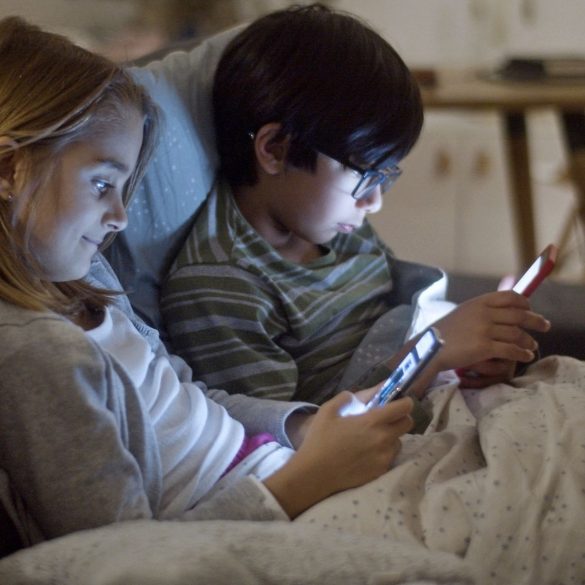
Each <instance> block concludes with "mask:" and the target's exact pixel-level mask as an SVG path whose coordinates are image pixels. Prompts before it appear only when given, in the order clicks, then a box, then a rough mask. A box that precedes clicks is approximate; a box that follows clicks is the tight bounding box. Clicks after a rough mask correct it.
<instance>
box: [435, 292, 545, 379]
mask: <svg viewBox="0 0 585 585" xmlns="http://www.w3.org/2000/svg"><path fill="white" fill-rule="evenodd" d="M435 327H437V329H439V331H440V332H441V336H442V337H443V339H444V340H445V346H444V347H443V348H442V349H441V351H440V352H439V353H438V354H437V358H436V360H437V362H438V363H439V369H441V370H448V369H458V368H470V367H471V366H472V365H474V364H476V365H477V364H480V363H484V365H483V366H482V368H485V371H486V373H488V374H489V371H488V370H491V371H492V373H493V375H495V376H501V375H502V371H503V370H502V371H497V372H496V371H495V370H496V369H498V368H499V366H497V367H495V366H493V365H487V364H485V362H488V360H492V359H494V358H497V359H499V360H507V361H509V362H517V361H519V362H530V361H532V360H533V359H534V356H535V354H534V352H535V351H536V349H537V348H538V344H537V343H536V341H535V340H534V338H533V337H532V336H531V335H529V334H528V333H527V331H526V330H531V331H539V332H545V331H548V330H549V329H550V323H549V321H547V320H546V319H545V318H544V317H543V316H542V315H539V314H538V313H534V312H533V311H531V310H530V304H529V302H528V300H527V299H526V298H525V297H523V296H522V295H519V294H517V293H515V292H512V291H498V292H492V293H488V294H485V295H481V296H479V297H476V298H474V299H471V300H469V301H466V302H465V303H462V304H461V305H459V306H458V307H457V308H456V309H455V310H454V311H452V312H451V313H449V314H448V315H447V316H446V317H444V318H443V319H441V320H439V321H437V323H435ZM502 368H503V366H502ZM489 375H492V374H489Z"/></svg>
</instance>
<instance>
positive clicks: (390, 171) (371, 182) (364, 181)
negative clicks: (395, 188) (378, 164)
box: [352, 165, 402, 199]
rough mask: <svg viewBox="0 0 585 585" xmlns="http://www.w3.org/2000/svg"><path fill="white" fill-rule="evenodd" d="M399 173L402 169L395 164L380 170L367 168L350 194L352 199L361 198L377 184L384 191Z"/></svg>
mask: <svg viewBox="0 0 585 585" xmlns="http://www.w3.org/2000/svg"><path fill="white" fill-rule="evenodd" d="M401 174H402V170H401V169H400V168H399V167H397V166H396V165H392V166H391V167H387V168H385V169H381V170H368V171H366V172H365V173H364V174H363V176H362V178H361V180H360V182H359V183H358V185H357V187H356V188H355V190H354V192H353V193H352V195H353V197H354V199H363V198H364V197H367V196H368V195H370V194H371V193H372V191H373V190H374V189H375V188H376V187H378V186H380V189H381V191H382V193H385V192H386V191H388V189H390V187H392V185H393V184H394V183H395V182H396V180H397V179H398V177H399V176H400V175H401Z"/></svg>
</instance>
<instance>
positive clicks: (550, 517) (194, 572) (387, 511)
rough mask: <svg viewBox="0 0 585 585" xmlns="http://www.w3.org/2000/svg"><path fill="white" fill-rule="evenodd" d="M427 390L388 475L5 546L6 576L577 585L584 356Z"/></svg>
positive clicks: (582, 571)
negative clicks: (283, 506) (197, 516)
mask: <svg viewBox="0 0 585 585" xmlns="http://www.w3.org/2000/svg"><path fill="white" fill-rule="evenodd" d="M428 400H429V403H430V404H431V405H432V407H433V422H432V424H431V427H430V428H429V429H428V430H427V432H426V433H425V434H424V435H410V436H407V437H406V438H405V439H404V441H403V449H402V452H401V455H400V458H399V460H398V462H397V465H396V466H395V467H394V468H393V469H392V470H391V471H390V472H389V473H387V474H385V475H384V476H383V477H381V478H379V479H378V480H377V481H375V482H372V483H371V484H368V485H367V486H363V487H361V488H358V489H355V490H348V491H346V492H343V493H340V494H337V495H336V496H334V497H333V498H330V499H329V500H327V501H325V502H322V503H321V504H318V505H317V506H315V507H313V508H312V509H311V510H308V511H307V512H305V514H303V515H302V516H301V517H300V518H299V519H298V520H297V521H295V522H294V523H292V524H288V523H267V524H261V523H249V522H245V523H244V522H242V523H237V522H205V523H201V522H199V523H192V524H179V523H156V522H137V523H126V524H124V525H118V526H113V527H109V528H102V529H99V530H93V531H87V532H85V533H80V534H74V535H71V536H69V537H66V538H62V539H58V540H56V541H53V542H49V543H45V544H43V545H40V546H37V547H34V548H33V549H29V550H27V551H22V552H21V553H18V554H16V555H12V556H11V557H8V558H6V559H4V560H2V561H0V583H2V584H5V583H6V584H10V585H24V584H27V585H48V584H49V583H59V584H63V585H69V584H73V583H76V584H77V583H84V584H87V585H122V584H124V585H132V584H141V585H154V584H157V585H158V584H160V585H163V584H164V585H187V584H192V583H205V584H208V583H209V584H212V585H215V584H218V585H223V584H226V585H227V584H228V583H229V584H230V585H231V584H235V583H237V584H238V585H240V584H243V585H247V584H248V583H249V584H260V583H261V584H268V585H271V584H275V585H276V584H278V585H286V584H289V583H290V584H293V583H308V584H312V583H314V584H316V585H317V584H318V585H327V584H331V585H343V584H345V583H347V584H348V585H350V584H351V585H353V584H361V583H378V584H399V583H436V584H438V583H449V584H455V583H468V582H469V583H477V585H488V584H490V585H491V584H494V585H495V584H497V585H502V584H513V585H557V584H566V585H569V584H572V583H583V582H584V581H585V365H584V364H583V363H581V362H578V361H576V360H573V359H571V358H547V359H546V360H543V361H541V362H539V363H537V364H535V365H534V366H532V367H531V368H530V369H529V373H528V375H526V376H524V377H523V378H520V379H518V380H517V381H516V383H515V385H514V386H508V385H500V386H494V387H491V388H489V389H486V390H483V391H476V392H461V391H460V390H458V389H457V388H456V386H455V385H448V384H447V385H443V386H441V387H438V388H436V389H434V390H433V391H432V392H431V394H430V396H429V399H428Z"/></svg>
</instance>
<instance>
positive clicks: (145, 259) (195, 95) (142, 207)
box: [104, 26, 243, 330]
mask: <svg viewBox="0 0 585 585" xmlns="http://www.w3.org/2000/svg"><path fill="white" fill-rule="evenodd" d="M242 28H243V27H242V26H240V27H237V28H235V29H230V30H229V31H226V32H223V33H220V34H218V35H216V36H214V37H210V38H209V39H207V40H205V41H203V42H202V43H200V44H199V45H197V46H196V47H195V48H193V49H192V50H190V51H189V52H174V53H171V54H169V55H168V56H167V57H165V58H164V59H162V60H159V61H154V62H152V63H149V64H147V65H145V66H144V67H134V68H131V71H132V74H133V75H134V76H135V78H136V80H137V81H138V82H140V83H141V84H143V85H144V86H145V87H146V88H147V89H148V91H149V93H150V94H151V96H152V97H153V98H154V100H155V101H156V102H157V103H158V105H159V106H160V108H161V110H162V113H163V116H162V128H161V136H160V141H159V144H158V147H157V149H156V151H155V154H154V157H153V160H152V161H151V163H150V165H149V168H148V171H147V173H146V176H145V177H144V180H143V181H142V183H141V185H140V186H139V188H138V190H137V192H136V193H135V195H134V198H133V200H132V202H131V203H130V206H129V208H128V219H129V223H128V227H127V228H126V230H125V231H124V232H123V233H122V234H120V235H118V237H117V238H116V239H115V240H114V243H113V244H112V245H111V246H110V247H109V248H108V249H107V250H105V252H104V254H105V256H106V257H107V259H108V260H109V261H110V263H111V264H112V266H113V268H114V270H115V271H116V273H117V274H118V277H119V278H120V281H121V282H122V285H123V286H124V288H125V290H126V291H127V292H128V295H129V297H130V300H131V302H132V304H133V306H134V309H135V310H136V311H137V312H138V314H139V315H140V316H141V317H142V318H143V319H144V320H145V321H146V322H147V323H149V324H150V325H152V326H154V327H157V328H158V329H159V330H162V321H161V317H160V311H159V288H160V284H161V280H162V279H163V278H164V276H165V274H166V272H167V270H168V268H169V266H170V264H171V262H172V261H173V259H174V256H175V255H176V253H177V252H178V250H179V248H180V247H181V245H182V243H183V241H184V239H185V237H186V236H187V234H188V232H189V229H190V227H191V224H192V222H193V219H194V216H195V214H196V212H197V210H198V209H199V207H200V205H201V203H202V202H203V201H204V200H205V198H206V196H207V194H208V192H209V190H210V188H211V185H212V182H213V179H214V176H215V172H216V167H217V154H216V150H215V139H214V132H213V124H212V112H211V87H212V83H213V75H214V73H215V68H216V66H217V63H218V61H219V57H220V55H221V52H222V51H223V49H224V47H225V46H226V44H227V43H228V42H229V41H230V39H231V38H232V37H234V36H235V35H236V34H237V33H238V32H239V31H240V30H241V29H242Z"/></svg>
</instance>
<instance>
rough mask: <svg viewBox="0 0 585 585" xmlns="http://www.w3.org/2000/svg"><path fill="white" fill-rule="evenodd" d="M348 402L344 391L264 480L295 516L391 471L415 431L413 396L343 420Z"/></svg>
mask: <svg viewBox="0 0 585 585" xmlns="http://www.w3.org/2000/svg"><path fill="white" fill-rule="evenodd" d="M374 392H375V390H374ZM350 400H351V394H350V393H349V392H342V393H341V394H338V395H337V396H335V397H334V398H332V399H331V400H329V401H328V402H326V403H325V404H324V405H323V406H322V407H321V408H320V409H319V412H318V413H317V414H316V415H314V416H313V417H312V420H311V423H310V425H308V427H307V430H306V436H305V438H304V441H303V442H302V445H301V446H300V448H299V450H298V452H297V453H296V454H295V455H294V456H293V457H292V458H291V460H290V461H289V462H288V463H287V464H286V465H285V466H283V467H282V468H281V469H279V470H278V471H277V472H276V473H274V474H273V475H271V476H270V477H268V478H267V479H266V480H265V482H264V483H265V485H266V487H268V489H269V490H270V491H271V492H272V493H273V495H274V496H275V498H276V499H277V500H278V501H279V502H280V504H281V505H282V507H283V508H284V510H285V511H286V512H287V514H288V515H289V516H290V517H291V518H294V517H295V516H297V515H298V514H300V513H301V512H303V511H304V510H306V509H307V508H309V507H310V506H312V505H313V504H316V503H317V502H319V501H321V500H323V499H324V498H326V497H328V496H330V495H331V494H334V493H336V492H339V491H342V490H345V489H349V488H352V487H357V486H359V485H362V484H364V483H367V482H369V481H372V480H373V479H376V478H377V477H379V476H380V475H382V474H383V473H385V472H386V471H388V469H389V467H390V465H391V463H392V461H393V460H394V458H395V457H396V455H397V454H398V452H399V450H400V437H401V436H402V435H403V434H404V433H406V432H408V431H409V430H410V429H411V427H412V419H411V418H410V411H411V410H412V400H410V399H409V398H403V399H400V400H396V401H394V402H391V403H390V404H387V405H385V406H383V407H379V408H373V409H371V410H369V411H367V412H365V413H363V414H360V415H354V416H347V417H342V416H341V415H340V414H339V412H340V410H341V409H342V407H343V406H344V405H345V404H347V403H348V402H349V401H350Z"/></svg>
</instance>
